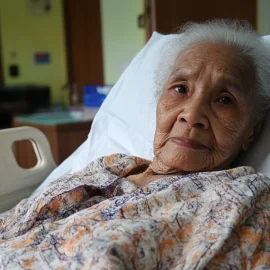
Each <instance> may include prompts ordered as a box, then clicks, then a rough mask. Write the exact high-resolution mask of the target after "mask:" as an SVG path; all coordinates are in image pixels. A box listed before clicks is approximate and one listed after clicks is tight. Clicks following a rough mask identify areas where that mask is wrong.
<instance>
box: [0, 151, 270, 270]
mask: <svg viewBox="0 0 270 270" xmlns="http://www.w3.org/2000/svg"><path fill="white" fill-rule="evenodd" d="M148 164H149V161H147V160H144V159H141V158H138V157H132V156H126V155H123V154H116V155H112V156H108V157H104V158H101V159H99V160H97V161H95V162H92V163H91V164H90V165H89V166H88V167H87V168H86V169H84V170H83V171H81V172H79V173H77V174H74V175H66V176H64V177H61V178H60V179H58V180H56V181H54V182H53V183H52V184H51V185H50V186H49V187H47V188H46V189H45V190H44V191H43V192H41V193H40V194H37V195H36V196H35V197H34V198H31V199H25V200H23V201H21V202H20V203H19V204H18V205H17V206H16V207H15V208H13V209H12V210H10V211H9V212H7V213H5V214H4V215H3V214H2V215H0V269H40V270H41V269H189V270H190V269H270V179H268V178H267V177H265V176H263V175H262V174H259V173H255V172H254V170H253V169H252V168H251V167H239V168H235V169H231V170H227V171H218V172H211V173H209V172H208V173H207V172H204V173H195V174H189V175H184V176H172V177H166V178H163V179H159V180H156V181H154V182H152V183H150V184H148V185H147V186H144V187H140V188H136V186H135V185H134V184H133V183H131V182H130V181H128V180H127V178H126V176H127V175H129V174H134V173H135V172H136V170H137V171H138V170H139V169H141V168H143V167H146V166H148Z"/></svg>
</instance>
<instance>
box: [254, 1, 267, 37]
mask: <svg viewBox="0 0 270 270" xmlns="http://www.w3.org/2000/svg"><path fill="white" fill-rule="evenodd" d="M257 30H258V33H259V34H260V35H270V0H257Z"/></svg>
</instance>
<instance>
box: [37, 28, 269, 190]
mask: <svg viewBox="0 0 270 270" xmlns="http://www.w3.org/2000/svg"><path fill="white" fill-rule="evenodd" d="M264 38H265V40H266V41H268V42H269V45H270V36H268V37H264ZM179 41H180V39H179V35H160V34H158V33H153V35H152V37H151V39H150V40H149V41H148V43H147V44H146V45H145V47H144V48H143V49H142V50H141V51H140V52H139V53H138V54H137V56H136V57H135V58H134V59H133V61H132V62H131V63H130V65H129V66H128V68H127V69H126V70H125V72H124V73H123V74H122V76H121V77H120V79H119V80H118V82H117V83H116V84H115V86H114V87H113V88H112V90H111V92H110V94H109V95H108V97H107V98H106V100H105V101H104V103H103V104H102V106H101V108H100V110H99V112H98V113H97V115H96V117H95V119H94V122H93V125H92V128H91V132H90V134H89V136H88V139H87V141H86V142H84V143H83V144H82V145H81V146H80V147H79V148H78V149H77V150H76V151H75V152H74V153H73V154H72V155H71V156H70V157H69V158H68V159H67V160H65V161H64V162H63V163H62V164H61V165H60V166H58V168H56V169H55V170H54V171H53V172H52V173H51V174H50V175H49V177H48V178H47V179H46V180H45V181H44V182H43V184H42V185H41V186H40V187H39V188H38V191H39V190H41V189H42V188H43V187H45V186H46V185H48V184H49V183H50V182H51V181H53V180H54V179H57V178H58V177H60V176H61V175H63V174H65V173H70V172H75V171H78V170H80V169H82V168H84V167H85V166H87V164H89V162H90V161H92V160H95V159H97V158H99V157H101V156H105V155H109V154H112V153H126V154H131V155H136V156H139V157H144V158H147V159H150V160H151V159H152V158H153V138H154V132H155V124H156V119H155V114H156V97H155V89H156V87H157V85H156V82H155V74H156V70H157V69H158V66H159V64H160V62H161V60H162V57H167V55H166V53H168V51H169V49H170V48H171V47H172V46H171V45H172V43H173V42H179ZM269 135H270V114H269V116H268V118H267V121H266V127H265V128H264V129H263V133H262V135H261V137H260V139H259V140H258V141H257V142H256V144H254V146H253V147H252V149H251V150H250V152H249V153H248V154H247V156H246V157H245V158H244V160H242V164H245V165H252V166H254V167H255V169H257V170H259V171H260V172H262V173H264V174H266V175H268V176H270V154H269V152H270V151H269V150H270V143H269V140H268V138H269Z"/></svg>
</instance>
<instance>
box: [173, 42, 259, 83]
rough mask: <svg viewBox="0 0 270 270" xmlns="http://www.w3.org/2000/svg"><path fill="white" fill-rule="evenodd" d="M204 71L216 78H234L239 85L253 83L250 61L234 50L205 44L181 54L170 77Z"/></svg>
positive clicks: (194, 46) (197, 45) (253, 74)
mask: <svg viewBox="0 0 270 270" xmlns="http://www.w3.org/2000/svg"><path fill="white" fill-rule="evenodd" d="M205 69H209V71H210V72H211V73H213V74H216V75H218V77H220V76H222V77H227V78H235V79H237V80H238V81H239V82H240V83H241V84H248V85H249V86H250V85H251V84H253V83H254V82H255V72H254V71H255V69H254V65H253V63H252V61H251V59H249V58H248V57H246V56H243V55H241V54H240V52H239V51H238V50H237V49H236V48H233V47H226V46H224V45H221V44H213V43H206V42H204V43H200V44H196V45H193V46H191V47H190V48H188V49H186V50H184V51H183V52H181V53H180V54H179V56H178V57H177V59H176V61H175V63H174V67H173V70H172V73H171V77H174V76H179V75H188V74H190V75H192V74H194V75H196V73H200V72H201V71H202V70H205ZM235 81H236V80H235Z"/></svg>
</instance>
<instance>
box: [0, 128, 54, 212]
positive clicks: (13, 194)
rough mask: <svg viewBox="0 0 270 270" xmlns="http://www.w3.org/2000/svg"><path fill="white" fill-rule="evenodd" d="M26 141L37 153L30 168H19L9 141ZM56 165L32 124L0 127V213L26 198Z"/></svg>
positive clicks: (46, 143) (42, 137)
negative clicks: (2, 128) (30, 125)
mask: <svg viewBox="0 0 270 270" xmlns="http://www.w3.org/2000/svg"><path fill="white" fill-rule="evenodd" d="M21 140H30V141H31V143H32V145H33V148H34V151H35V153H36V156H37V164H36V165H35V167H33V168H31V169H23V168H21V167H20V166H19V165H18V163H17V161H16V158H15V156H14V153H13V150H12V149H13V143H14V142H16V141H21ZM55 167H56V165H55V162H54V160H53V157H52V153H51V150H50V145H49V142H48V140H47V138H46V137H45V135H44V134H43V133H42V132H41V131H39V130H38V129H36V128H33V127H19V128H10V129H4V130H0V213H2V212H4V211H6V210H9V209H11V208H12V207H13V206H14V205H16V204H17V203H18V202H19V201H20V200H22V199H23V198H27V197H29V196H30V195H31V193H32V192H33V191H34V190H35V189H36V188H37V187H38V185H39V184H40V183H42V182H43V181H44V180H45V178H46V177H47V176H48V175H49V174H50V172H51V171H52V170H53V169H54V168H55Z"/></svg>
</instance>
